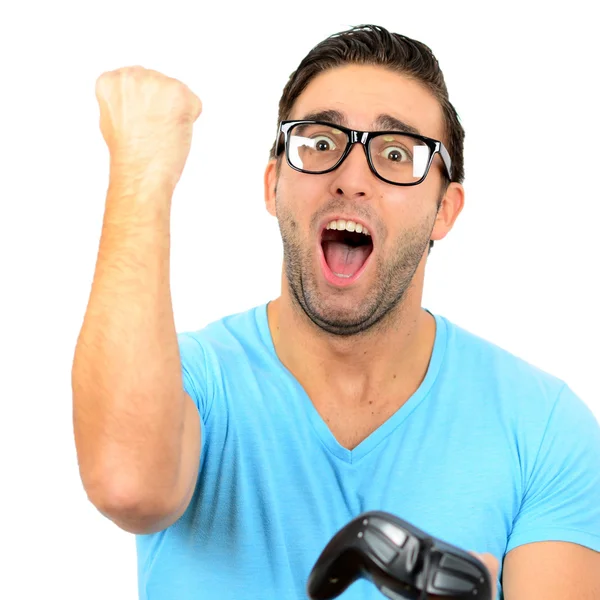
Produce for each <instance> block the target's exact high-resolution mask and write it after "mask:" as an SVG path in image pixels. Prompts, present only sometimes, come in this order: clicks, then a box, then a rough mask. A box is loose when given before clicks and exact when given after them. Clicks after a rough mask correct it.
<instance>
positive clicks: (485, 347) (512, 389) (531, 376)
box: [438, 317, 566, 408]
mask: <svg viewBox="0 0 600 600" xmlns="http://www.w3.org/2000/svg"><path fill="white" fill-rule="evenodd" d="M438 318H439V319H440V321H441V322H443V323H444V325H445V328H446V338H447V342H446V356H445V360H444V363H445V368H446V369H447V371H448V372H450V373H454V374H455V376H456V378H457V380H459V379H460V378H461V377H460V376H461V374H462V375H463V376H466V377H464V378H463V381H465V380H468V381H471V382H475V384H476V385H477V384H479V385H481V386H482V387H483V388H485V389H487V390H493V391H495V392H496V393H497V394H498V395H501V396H507V397H509V398H513V399H514V400H515V402H518V403H519V404H520V405H521V406H522V404H523V403H525V404H531V403H532V402H534V403H540V402H542V403H545V404H546V405H547V407H548V408H551V407H552V405H553V404H554V402H555V401H556V400H557V398H558V396H559V394H560V393H561V391H562V389H563V388H564V387H565V385H566V382H565V381H564V380H563V379H561V378H560V377H558V376H556V375H554V374H553V373H550V372H549V371H547V370H545V369H543V368H541V367H540V366H539V365H536V364H534V363H533V362H531V361H530V360H528V359H526V358H524V357H522V356H518V355H517V354H515V353H514V352H512V351H510V350H508V349H507V348H503V347H502V346H500V345H499V344H497V343H495V342H493V341H491V340H489V339H486V338H484V337H483V336H481V335H478V334H476V333H473V332H472V331H469V330H467V329H466V328H464V327H462V326H459V325H457V324H455V323H453V322H452V321H450V320H449V319H447V318H445V317H438Z"/></svg>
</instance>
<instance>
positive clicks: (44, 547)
mask: <svg viewBox="0 0 600 600" xmlns="http://www.w3.org/2000/svg"><path fill="white" fill-rule="evenodd" d="M9 6H10V8H9ZM553 6H554V4H553V3H541V2H540V3H539V4H537V3H535V2H525V1H522V2H518V3H513V4H511V3H507V2H493V3H492V2H490V3H488V2H485V3H483V2H481V3H479V2H478V3H475V2H472V3H465V2H462V3H461V2H431V1H429V2H424V1H419V2H416V1H414V2H401V1H400V0H396V1H394V2H381V3H378V2H372V1H371V2H362V3H361V4H358V5H356V6H353V5H352V4H350V3H348V2H325V1H324V0H322V1H320V2H300V3H293V4H288V3H284V2H277V3H273V4H271V5H270V4H267V3H264V2H249V3H247V4H244V5H243V6H242V4H236V3H235V2H233V3H232V2H209V3H208V2H202V1H196V2H173V1H170V2H163V3H158V2H155V3H149V2H132V1H124V0H121V1H119V2H115V1H108V0H103V1H102V2H96V3H91V2H77V3H76V2H71V3H68V2H64V1H63V2H57V1H53V2H47V3H45V2H44V3H42V2H41V1H40V2H37V3H32V2H22V1H21V2H18V3H17V2H15V3H12V5H10V4H9V3H8V2H7V3H6V5H4V7H3V8H2V9H1V11H0V61H1V63H2V64H1V67H2V69H1V71H0V107H1V110H0V176H1V179H0V183H1V187H0V201H1V203H2V218H1V220H0V228H1V230H0V244H1V248H0V250H1V252H0V260H1V261H2V271H1V273H2V279H1V280H0V281H1V285H2V294H1V296H0V298H1V302H2V310H1V311H0V320H1V322H0V326H1V327H2V329H1V331H2V335H1V337H0V348H1V357H2V361H1V362H0V365H1V368H2V377H1V378H0V386H1V387H0V400H1V402H0V411H1V412H0V443H1V444H2V452H1V453H0V455H1V459H0V460H1V461H2V465H1V467H2V487H3V490H4V491H3V492H2V495H1V496H0V498H1V500H0V502H1V509H2V510H1V514H2V517H3V520H2V527H1V529H0V536H1V539H0V548H2V549H3V551H2V552H3V558H2V559H0V597H1V598H11V599H20V598H24V599H30V598H31V599H34V598H46V597H52V598H54V597H56V598H59V597H60V598H78V599H85V600H95V599H98V600H100V599H101V600H105V599H106V598H112V599H121V598H123V599H125V598H131V599H133V598H135V597H136V594H137V588H136V561H135V549H134V548H135V547H134V537H133V536H132V535H130V534H127V533H124V532H122V531H120V530H119V529H117V527H116V526H114V525H113V524H112V523H110V522H109V521H107V520H106V519H104V517H102V516H101V515H100V514H99V513H98V512H97V511H96V510H95V509H94V507H93V506H92V505H91V504H89V502H88V501H87V498H86V495H85V493H84V491H83V488H82V486H81V482H80V480H79V475H78V469H77V460H76V455H75V446H74V441H73V432H72V423H71V387H70V369H71V362H72V358H73V351H74V348H75V342H76V338H77V335H78V332H79V328H80V326H81V323H82V319H83V315H84V311H85V307H86V303H87V299H88V294H89V291H90V284H91V281H92V276H93V271H94V266H95V260H96V252H97V249H98V242H99V234H100V227H101V223H102V215H103V209H104V198H105V193H106V187H107V176H108V152H107V150H106V147H105V144H104V141H103V139H102V137H101V134H100V131H99V128H98V116H99V114H98V106H97V102H96V98H95V94H94V86H95V81H96V79H97V77H98V76H99V75H100V74H101V73H102V72H103V71H106V70H112V69H116V68H119V67H122V66H126V65H135V64H141V65H143V66H145V67H147V68H152V69H156V70H159V71H162V72H164V73H165V74H167V75H169V76H171V77H175V78H178V79H180V80H182V81H183V82H185V83H186V84H187V85H189V86H190V88H191V89H192V90H193V91H194V92H196V93H197V94H198V95H199V96H200V97H201V98H202V100H203V104H204V111H203V114H202V116H201V117H200V119H199V120H198V121H197V123H196V125H195V133H194V142H193V146H192V150H191V152H190V156H189V159H188V162H187V165H186V168H185V171H184V173H183V177H182V179H181V181H180V183H179V185H178V187H177V190H176V193H175V198H174V207H173V220H172V238H173V245H172V290H173V300H174V309H175V319H176V325H177V329H178V330H179V331H181V330H186V329H197V328H199V327H201V326H202V325H204V324H205V323H207V322H208V321H211V320H214V319H217V318H219V317H221V316H224V315H226V314H229V313H232V312H237V311H241V310H245V309H246V308H249V307H251V306H254V305H256V304H259V303H262V302H266V301H267V300H269V299H272V298H274V297H276V296H277V295H278V292H279V285H280V264H281V243H280V238H279V231H278V228H277V223H276V221H275V219H273V218H272V217H270V216H269V215H268V214H267V212H266V210H265V208H264V204H263V187H262V177H263V169H264V166H265V164H266V161H267V155H268V150H269V147H270V145H271V142H272V139H273V135H274V133H275V128H276V119H277V103H278V100H279V96H280V93H281V91H282V89H283V86H284V85H285V83H286V80H287V77H288V76H289V75H290V74H291V73H292V71H293V70H294V69H295V68H296V66H297V64H298V63H299V61H300V60H301V59H302V57H303V56H304V55H305V54H306V53H307V52H308V51H309V50H310V48H312V46H314V45H315V44H316V43H318V42H319V41H320V40H321V39H323V38H324V37H326V36H328V35H330V34H332V33H335V32H338V31H341V30H343V29H346V28H348V27H349V26H351V25H358V24H360V23H376V24H380V25H383V26H385V27H387V28H388V29H391V30H392V31H397V32H400V33H404V34H405V35H408V36H410V37H414V38H416V39H419V40H421V41H423V42H425V43H426V44H428V45H429V46H430V47H431V48H432V49H433V51H434V53H435V54H436V56H437V58H438V60H439V61H440V64H441V67H442V69H443V71H444V74H445V77H446V82H447V85H448V87H449V90H450V99H451V101H452V102H453V103H454V105H455V106H456V108H457V110H458V113H459V115H460V118H461V120H462V123H463V125H464V127H465V129H466V132H467V138H466V149H465V166H466V180H465V188H466V205H465V209H464V211H463V213H462V214H461V216H460V217H459V219H458V221H457V223H456V226H455V228H454V229H453V231H452V232H451V233H450V234H449V236H448V237H447V238H446V239H445V240H443V241H441V242H437V243H436V245H435V247H434V249H433V251H432V254H431V256H430V258H429V264H428V268H427V275H426V287H425V294H424V299H423V305H424V306H426V307H427V308H429V309H430V310H432V311H434V312H438V313H440V314H443V315H445V316H446V317H448V318H449V319H451V320H452V321H454V322H455V323H457V324H459V325H461V326H462V327H464V328H466V329H469V330H471V331H473V332H474V333H476V334H478V335H481V336H483V337H485V338H486V339H489V340H490V341H493V342H494V343H496V344H499V345H500V346H502V347H504V348H507V349H508V350H510V351H511V352H513V353H515V354H517V355H519V356H521V357H523V358H525V359H526V360H528V361H530V362H532V363H533V364H535V365H537V366H539V367H541V368H543V369H545V370H547V371H549V372H551V373H553V374H555V375H557V376H558V377H561V378H563V379H564V380H566V381H567V382H568V383H569V384H570V385H571V387H572V388H573V389H574V390H575V391H576V392H577V393H578V394H579V395H580V396H581V397H582V398H583V399H584V400H585V401H586V402H587V403H588V405H589V406H590V407H591V408H592V409H593V410H594V412H595V414H596V415H597V416H599V417H600V392H599V389H598V383H597V374H598V362H599V360H598V359H599V358H600V352H599V351H598V346H597V343H598V339H599V337H600V325H599V323H598V307H599V306H600V292H599V291H598V290H599V286H598V278H599V269H598V259H599V251H598V243H597V237H598V223H599V221H600V219H599V217H600V210H599V201H600V197H599V196H600V193H599V191H598V189H599V188H598V170H599V169H598V165H599V152H600V146H599V143H600V142H599V140H600V126H599V121H598V95H597V91H596V88H595V84H596V81H595V80H596V79H597V72H598V71H597V69H598V66H597V65H598V59H599V58H600V51H599V47H598V42H597V41H594V40H597V39H598V37H597V27H596V25H595V17H594V16H593V15H594V12H593V11H594V9H593V6H594V3H593V2H589V3H587V2H580V3H578V2H568V3H561V8H560V9H559V8H553ZM241 119H251V120H252V121H253V123H254V129H253V134H252V135H253V138H254V140H255V151H254V152H253V153H250V154H249V155H247V156H246V157H245V158H243V159H242V158H241V152H240V151H239V148H241V147H242V146H241V144H240V145H239V146H238V144H239V143H240V141H241V139H242V138H241V134H240V133H239V130H238V129H237V124H238V123H239V121H240V120H241ZM244 130H246V131H247V130H248V128H247V127H245V128H244ZM244 147H246V144H245V143H244Z"/></svg>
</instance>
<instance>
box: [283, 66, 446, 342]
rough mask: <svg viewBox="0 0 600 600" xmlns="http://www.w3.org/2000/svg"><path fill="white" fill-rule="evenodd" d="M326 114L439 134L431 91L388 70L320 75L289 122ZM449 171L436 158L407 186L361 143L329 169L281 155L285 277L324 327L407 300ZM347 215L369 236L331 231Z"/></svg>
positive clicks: (347, 329)
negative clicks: (300, 165)
mask: <svg viewBox="0 0 600 600" xmlns="http://www.w3.org/2000/svg"><path fill="white" fill-rule="evenodd" d="M322 111H336V112H337V113H339V115H340V116H341V121H339V122H338V123H337V124H339V125H345V126H347V127H351V128H354V129H358V130H361V131H375V130H382V129H390V127H381V126H379V125H378V120H379V121H380V120H381V119H382V115H388V116H389V117H393V118H395V119H398V120H400V121H403V122H404V123H406V124H408V125H411V126H412V127H414V128H416V129H417V130H418V131H419V132H420V133H421V134H422V135H425V136H428V137H432V138H434V139H438V140H442V128H443V121H442V112H441V108H440V106H439V103H438V102H437V100H436V99H435V98H434V97H433V95H431V93H430V92H428V91H427V90H425V89H424V88H422V87H421V86H420V84H418V83H416V82H414V81H411V80H409V79H407V78H406V77H404V76H403V75H400V74H398V73H394V72H392V71H389V70H387V69H384V68H381V67H374V66H363V65H346V66H343V67H340V68H336V69H332V70H329V71H326V72H324V73H322V74H320V75H318V76H317V77H316V78H314V79H313V80H312V81H311V82H310V84H309V85H308V86H307V88H306V89H305V90H304V92H303V93H302V94H301V95H300V96H299V98H298V99H297V100H296V103H295V105H294V108H293V110H292V114H291V115H290V116H289V119H290V120H300V119H310V118H314V117H313V116H309V115H314V114H315V113H319V112H322ZM319 120H327V121H332V118H331V115H330V118H325V119H323V118H320V119H319ZM442 168H443V163H442V161H441V159H440V157H439V155H436V157H435V158H434V161H433V164H432V166H431V168H430V170H429V173H428V175H427V177H426V179H425V180H424V181H423V182H422V183H420V184H419V185H416V186H408V187H401V186H395V185H392V184H389V183H386V182H384V181H382V180H380V179H378V178H377V177H376V176H375V175H374V174H373V173H372V172H371V171H370V169H369V166H368V164H367V160H366V156H365V153H364V150H363V147H362V146H361V145H360V144H355V145H354V146H353V147H352V150H351V152H350V154H349V155H348V156H347V157H346V159H345V161H344V162H343V163H342V165H341V166H339V167H338V168H337V169H336V170H334V171H332V172H331V173H324V174H318V175H315V174H306V173H300V172H297V171H295V170H293V169H292V168H290V167H289V165H288V164H287V162H286V161H285V158H283V163H282V165H281V171H280V175H279V178H278V180H277V183H276V193H275V210H276V215H277V218H278V221H279V226H280V230H281V235H282V239H283V248H284V265H285V274H286V277H287V280H288V283H289V285H290V288H291V292H292V295H293V297H294V298H295V299H296V301H297V302H298V304H299V305H300V306H301V307H302V309H303V310H304V312H305V313H306V314H307V315H308V317H309V318H310V319H311V320H312V321H313V322H314V323H315V324H317V325H318V326H319V327H320V328H322V329H323V330H325V331H328V332H330V333H334V334H337V335H351V334H356V333H360V332H363V331H366V330H368V329H370V328H371V327H373V325H375V324H376V323H378V322H380V321H381V319H382V318H383V317H384V316H386V315H387V314H389V313H390V311H392V310H393V309H394V308H395V307H396V306H398V304H399V303H400V302H402V300H403V298H404V296H405V294H406V291H407V289H408V288H409V286H410V284H411V281H412V278H413V275H414V273H415V271H416V269H417V267H418V266H419V264H420V263H421V261H422V260H425V256H426V253H427V250H428V247H429V240H430V239H431V233H432V229H433V227H434V223H435V220H436V213H437V208H438V201H439V199H440V194H441V192H442V189H441V187H442V178H441V173H442V170H441V169H442ZM340 219H341V220H345V221H348V220H350V221H355V222H359V223H361V224H362V225H363V226H366V227H367V229H368V231H369V233H370V234H371V235H370V236H365V235H364V234H356V232H355V233H354V234H353V235H349V234H348V232H345V231H339V230H335V231H333V230H331V229H327V225H328V224H329V223H331V221H333V220H340ZM351 238H352V239H351ZM336 273H337V274H336Z"/></svg>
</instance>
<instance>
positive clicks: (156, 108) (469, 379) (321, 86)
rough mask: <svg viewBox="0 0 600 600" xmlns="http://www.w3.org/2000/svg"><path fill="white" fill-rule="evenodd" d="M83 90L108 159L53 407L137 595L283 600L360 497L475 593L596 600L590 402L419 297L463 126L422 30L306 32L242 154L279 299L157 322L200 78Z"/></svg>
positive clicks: (599, 567)
mask: <svg viewBox="0 0 600 600" xmlns="http://www.w3.org/2000/svg"><path fill="white" fill-rule="evenodd" d="M96 92H97V97H98V101H99V105H100V115H101V116H100V126H101V130H102V133H103V136H104V139H105V140H106V143H107V145H108V147H109V150H110V160H111V165H110V166H111V169H110V182H109V188H108V193H107V199H106V211H105V217H104V227H103V230H102V237H101V242H100V249H99V254H98V262H97V266H96V273H95V277H94V283H93V287H92V291H91V296H90V302H89V305H88V308H87V312H86V316H85V320H84V323H83V326H82V330H81V334H80V337H79V340H78V344H77V349H76V353H75V360H74V365H73V394H74V426H75V437H76V443H77V451H78V457H79V463H80V470H81V476H82V480H83V483H84V486H85V489H86V491H87V493H88V496H89V498H90V500H91V501H92V502H93V503H94V504H95V506H97V507H98V509H99V510H100V511H101V512H102V513H103V514H105V515H106V516H107V517H108V518H110V519H111V520H112V521H114V522H115V523H116V524H117V525H118V526H120V527H122V528H123V529H125V530H126V531H130V532H133V533H135V534H137V535H138V537H137V542H138V564H139V571H138V575H139V594H140V598H143V599H147V600H163V599H165V600H166V599H167V598H168V599H170V600H188V599H192V598H198V599H205V598H206V599H209V598H210V599H212V598H219V599H220V600H226V599H227V600H229V599H233V598H236V599H239V598H261V599H266V598H278V599H287V598H289V599H292V598H304V597H306V591H305V585H306V580H307V577H308V575H309V572H310V569H311V567H312V565H313V564H314V562H315V560H316V559H317V557H318V555H319V554H320V552H321V550H322V549H323V547H324V546H325V545H326V543H327V542H328V541H329V539H330V538H331V537H332V536H333V535H334V534H335V532H336V531H337V530H338V529H340V528H341V527H342V526H343V525H345V524H346V523H347V522H348V521H350V520H351V519H352V518H354V517H355V516H356V515H358V514H360V513H361V512H363V511H367V510H384V511H388V512H391V513H393V514H396V515H398V516H399V517H400V518H402V519H404V520H407V521H409V522H411V523H412V524H414V525H415V526H417V527H419V528H421V529H423V530H425V531H427V532H428V533H430V534H432V535H434V536H437V537H439V538H441V539H443V540H445V541H448V542H450V543H452V544H455V545H457V546H459V547H462V548H465V549H468V550H469V551H471V552H473V553H478V554H479V555H480V557H481V558H482V560H483V561H484V562H485V564H486V565H487V566H488V568H489V569H490V571H491V573H492V576H493V577H494V578H496V579H497V592H498V598H501V597H502V595H503V597H505V598H506V599H507V600H524V599H527V600H536V599H540V600H541V599H542V598H543V599H544V600H559V599H560V600H569V599H572V600H575V599H577V600H583V599H584V598H590V599H592V598H599V597H600V552H599V551H600V501H599V500H600V428H599V427H598V423H597V421H596V419H595V418H594V416H593V415H592V413H591V412H590V410H589V409H588V408H587V407H586V405H585V404H584V403H583V402H582V401H581V400H580V399H579V398H578V397H576V396H575V394H574V393H573V392H572V391H571V390H570V388H569V387H568V386H567V385H566V384H565V383H564V382H562V381H559V380H558V379H557V378H555V377H553V376H552V375H550V374H547V373H544V372H542V371H541V370H539V369H537V368H535V367H533V366H531V365H529V364H527V363H526V362H525V361H523V360H520V359H519V358H517V357H515V356H513V355H511V354H509V353H508V352H506V351H504V350H502V349H500V348H498V347H497V346H495V345H493V344H491V343H489V342H487V341H485V340H482V339H481V338H478V337H477V336H475V335H473V334H471V333H468V332H467V331H465V330H463V329H461V328H460V327H458V326H456V325H454V324H452V323H451V322H449V321H448V320H447V319H445V318H444V317H442V316H440V315H433V314H432V313H430V312H429V311H428V310H426V309H423V308H422V307H421V299H422V290H423V281H424V272H425V266H426V261H427V257H428V254H429V251H430V250H431V246H432V245H433V242H434V241H437V240H441V239H442V238H444V237H445V236H446V235H447V233H448V232H449V231H450V230H451V228H452V226H453V224H454V222H455V220H456V218H457V217H458V215H459V214H460V212H461V210H462V208H463V203H464V189H463V187H462V185H461V183H462V180H463V177H464V173H463V158H462V152H463V137H464V132H463V130H462V127H461V125H460V123H459V121H458V118H457V116H456V112H455V110H454V108H453V107H452V105H451V103H450V102H449V99H448V93H447V90H446V86H445V83H444V79H443V76H442V73H441V71H440V70H439V66H438V64H437V61H436V60H435V58H434V57H433V55H432V54H431V52H430V50H429V49H428V48H427V47H426V46H425V45H423V44H421V43H420V42H417V41H415V40H411V39H409V38H406V37H403V36H399V35H396V34H390V33H389V32H388V31H386V30H385V29H383V28H380V27H375V26H361V27H358V28H353V29H351V30H350V31H347V32H343V33H341V34H337V35H335V36H331V37H330V38H328V39H327V40H324V41H323V42H322V43H321V44H319V45H318V46H316V47H315V48H314V49H313V50H312V51H311V52H310V53H309V55H308V56H307V57H306V58H305V59H304V60H303V61H302V63H301V64H300V66H299V67H298V69H297V70H296V72H295V73H294V74H293V75H292V76H291V78H290V81H289V82H288V84H287V85H286V88H285V89H284V92H283V96H282V99H281V102H280V111H279V112H280V114H279V122H280V125H279V129H278V132H277V137H276V139H275V143H274V145H273V148H272V151H271V159H270V161H269V162H268V165H267V169H266V172H265V198H266V206H267V210H268V211H269V212H270V213H271V214H272V215H274V216H276V218H277V219H278V222H279V225H280V229H281V235H282V240H283V247H284V265H283V274H282V289H281V296H280V297H279V298H277V299H276V300H274V301H272V302H270V303H268V305H266V306H260V307H255V308H253V309H251V310H249V311H247V312H244V313H242V314H238V315H232V316H229V317H226V318H224V319H222V320H220V321H218V322H216V323H213V324H211V325H209V326H208V327H206V328H204V329H202V330H200V331H196V332H188V333H181V334H179V335H177V334H176V332H175V327H174V321H173V311H172V305H171V298H170V288H169V225H170V222H169V219H170V207H171V198H172V194H173V190H174V188H175V186H176V184H177V182H178V180H179V178H180V175H181V172H182V170H183V167H184V164H185V161H186V158H187V155H188V152H189V148H190V143H191V135H192V127H193V123H194V122H195V120H196V119H197V117H198V116H199V114H200V112H201V103H200V100H199V99H198V98H197V97H196V96H195V95H194V94H193V93H192V92H191V91H190V90H189V89H188V88H187V87H186V86H184V85H183V84H182V83H180V82H178V81H176V80H174V79H171V78H168V77H165V76H164V75H162V74H160V73H157V72H155V71H150V70H146V69H143V68H141V67H133V68H125V69H119V70H118V71H113V72H110V73H105V74H103V75H102V76H101V77H100V78H99V80H98V83H97V88H96ZM367 132H370V133H367ZM248 139H250V138H248ZM248 151H251V148H250V150H248ZM209 286H210V287H209ZM208 289H210V291H211V293H213V290H214V286H213V285H211V284H210V283H207V290H208ZM499 567H501V568H499ZM342 597H343V598H348V599H349V600H352V599H359V598H361V599H363V598H377V597H380V593H379V592H378V591H377V590H376V589H375V588H374V586H372V585H371V584H369V583H368V582H366V581H359V582H357V583H355V584H353V585H352V586H351V587H350V588H348V590H347V591H346V592H344V594H343V596H342Z"/></svg>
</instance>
